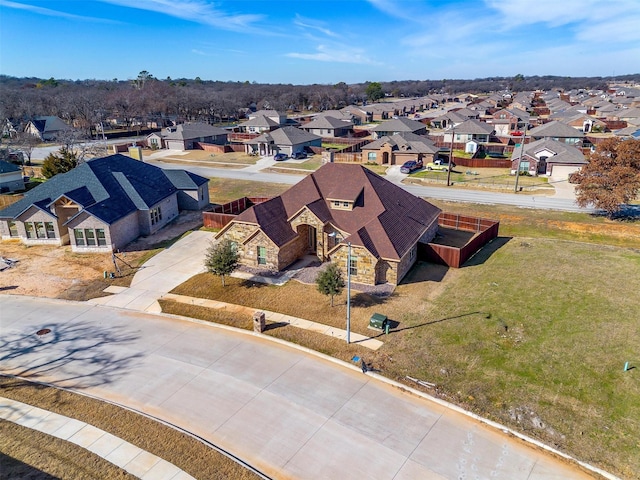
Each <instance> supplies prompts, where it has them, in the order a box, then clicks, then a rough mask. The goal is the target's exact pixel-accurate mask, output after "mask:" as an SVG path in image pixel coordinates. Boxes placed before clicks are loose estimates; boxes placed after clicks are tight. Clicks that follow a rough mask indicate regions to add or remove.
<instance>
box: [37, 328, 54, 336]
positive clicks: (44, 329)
mask: <svg viewBox="0 0 640 480" xmlns="http://www.w3.org/2000/svg"><path fill="white" fill-rule="evenodd" d="M47 333H51V329H50V328H43V329H42V330H38V331H37V332H36V335H46V334H47Z"/></svg>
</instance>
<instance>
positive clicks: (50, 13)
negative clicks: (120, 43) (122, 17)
mask: <svg viewBox="0 0 640 480" xmlns="http://www.w3.org/2000/svg"><path fill="white" fill-rule="evenodd" d="M0 6H2V7H7V8H14V9H16V10H27V11H29V12H33V13H37V14H39V15H45V16H47V17H60V18H67V19H69V20H81V21H84V22H98V23H109V24H118V23H121V22H118V21H115V20H108V19H104V18H95V17H85V16H82V15H74V14H73V13H67V12H61V11H58V10H51V9H49V8H44V7H36V6H35V5H26V4H24V3H18V2H11V1H9V0H0Z"/></svg>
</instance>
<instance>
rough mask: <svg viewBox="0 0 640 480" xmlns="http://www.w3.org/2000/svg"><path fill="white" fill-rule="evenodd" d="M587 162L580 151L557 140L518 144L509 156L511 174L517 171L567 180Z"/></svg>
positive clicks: (546, 139)
mask: <svg viewBox="0 0 640 480" xmlns="http://www.w3.org/2000/svg"><path fill="white" fill-rule="evenodd" d="M586 163H587V161H586V160H585V158H584V155H583V153H582V151H581V150H580V149H579V148H576V147H574V146H571V145H567V144H566V143H563V142H559V141H557V140H551V139H548V138H543V139H540V140H537V141H535V142H531V143H527V144H524V150H523V144H522V143H519V144H518V145H517V146H516V148H515V149H514V150H513V154H512V155H511V174H512V175H514V174H515V173H516V172H517V171H518V167H519V170H520V172H521V173H523V172H525V173H527V174H528V175H532V176H536V175H547V176H549V177H554V178H558V179H562V180H567V179H568V178H569V175H570V174H572V173H574V172H576V171H578V170H580V168H582V166H583V165H584V164H586Z"/></svg>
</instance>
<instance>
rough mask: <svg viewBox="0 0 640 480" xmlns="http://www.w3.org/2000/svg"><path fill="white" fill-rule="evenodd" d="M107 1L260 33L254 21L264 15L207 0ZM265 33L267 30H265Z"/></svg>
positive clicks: (230, 28)
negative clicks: (232, 9) (234, 11)
mask: <svg viewBox="0 0 640 480" xmlns="http://www.w3.org/2000/svg"><path fill="white" fill-rule="evenodd" d="M101 1H103V2H106V3H111V4H114V5H120V6H122V7H128V8H136V9H138V10H148V11H151V12H156V13H162V14H164V15H169V16H171V17H176V18H180V19H182V20H188V21H191V22H196V23H201V24H204V25H211V26H213V27H217V28H221V29H224V30H234V31H247V32H249V31H250V32H252V33H258V32H259V29H257V28H256V27H254V26H253V24H254V23H256V22H258V21H260V20H262V19H263V18H264V17H263V16H262V15H252V14H230V13H226V12H224V11H222V10H218V9H217V8H216V7H215V6H214V5H213V4H212V3H210V2H208V1H206V0H138V1H136V2H131V1H130V0H101ZM263 33H265V32H263Z"/></svg>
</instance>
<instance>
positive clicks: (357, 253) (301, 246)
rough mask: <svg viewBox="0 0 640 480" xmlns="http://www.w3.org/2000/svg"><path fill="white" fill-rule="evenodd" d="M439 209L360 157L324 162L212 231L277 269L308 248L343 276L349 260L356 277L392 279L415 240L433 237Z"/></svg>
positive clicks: (249, 261) (402, 271) (250, 258)
mask: <svg viewBox="0 0 640 480" xmlns="http://www.w3.org/2000/svg"><path fill="white" fill-rule="evenodd" d="M439 214H440V209H439V208H437V207H435V206H434V205H432V204H430V203H428V202H427V201H425V200H423V199H421V198H419V197H416V196H414V195H411V194H410V193H408V192H407V191H406V190H404V189H403V188H401V187H399V186H396V185H394V184H393V183H391V182H389V181H388V180H386V179H384V178H382V177H381V176H379V175H377V174H376V173H374V172H372V171H371V170H369V169H367V168H365V167H363V166H362V165H355V164H340V163H328V164H325V165H323V166H322V167H320V168H319V169H318V170H317V171H316V172H314V173H312V174H311V175H308V176H306V177H305V178H304V179H303V180H301V181H300V182H299V183H297V184H296V185H294V186H293V187H291V188H290V189H289V190H287V191H285V192H284V193H283V194H282V195H280V196H277V197H274V198H272V199H270V200H267V201H265V202H263V203H259V204H257V205H253V206H252V207H250V208H249V209H247V210H245V211H244V212H242V213H241V214H239V215H238V216H237V217H235V218H234V219H233V220H232V221H231V222H230V223H229V224H227V225H226V226H225V227H224V228H223V229H222V230H221V231H220V232H218V234H217V235H216V238H217V239H226V240H229V241H231V242H232V246H233V247H234V248H235V249H237V252H238V254H239V256H240V263H241V264H243V265H247V266H250V267H254V268H264V269H271V270H274V271H279V270H282V269H284V268H285V267H287V266H289V265H291V264H292V263H294V262H295V261H296V260H298V259H299V258H301V257H303V256H305V255H309V254H311V255H315V256H317V257H318V259H319V260H320V261H323V262H325V261H329V260H330V261H333V262H335V263H336V264H337V265H339V266H340V268H341V269H342V271H343V274H344V275H345V276H346V274H347V268H349V269H350V273H351V280H352V281H353V282H355V283H361V284H368V285H376V284H382V283H390V284H393V285H397V284H398V283H399V282H400V281H401V280H402V278H403V277H404V276H405V275H406V274H407V272H408V271H409V269H410V268H411V267H412V266H413V264H414V263H415V262H416V259H417V249H418V243H428V242H430V241H431V240H432V239H433V238H434V237H435V235H436V232H437V230H438V217H439ZM349 248H350V249H351V255H350V258H348V257H349ZM349 260H350V261H349Z"/></svg>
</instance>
